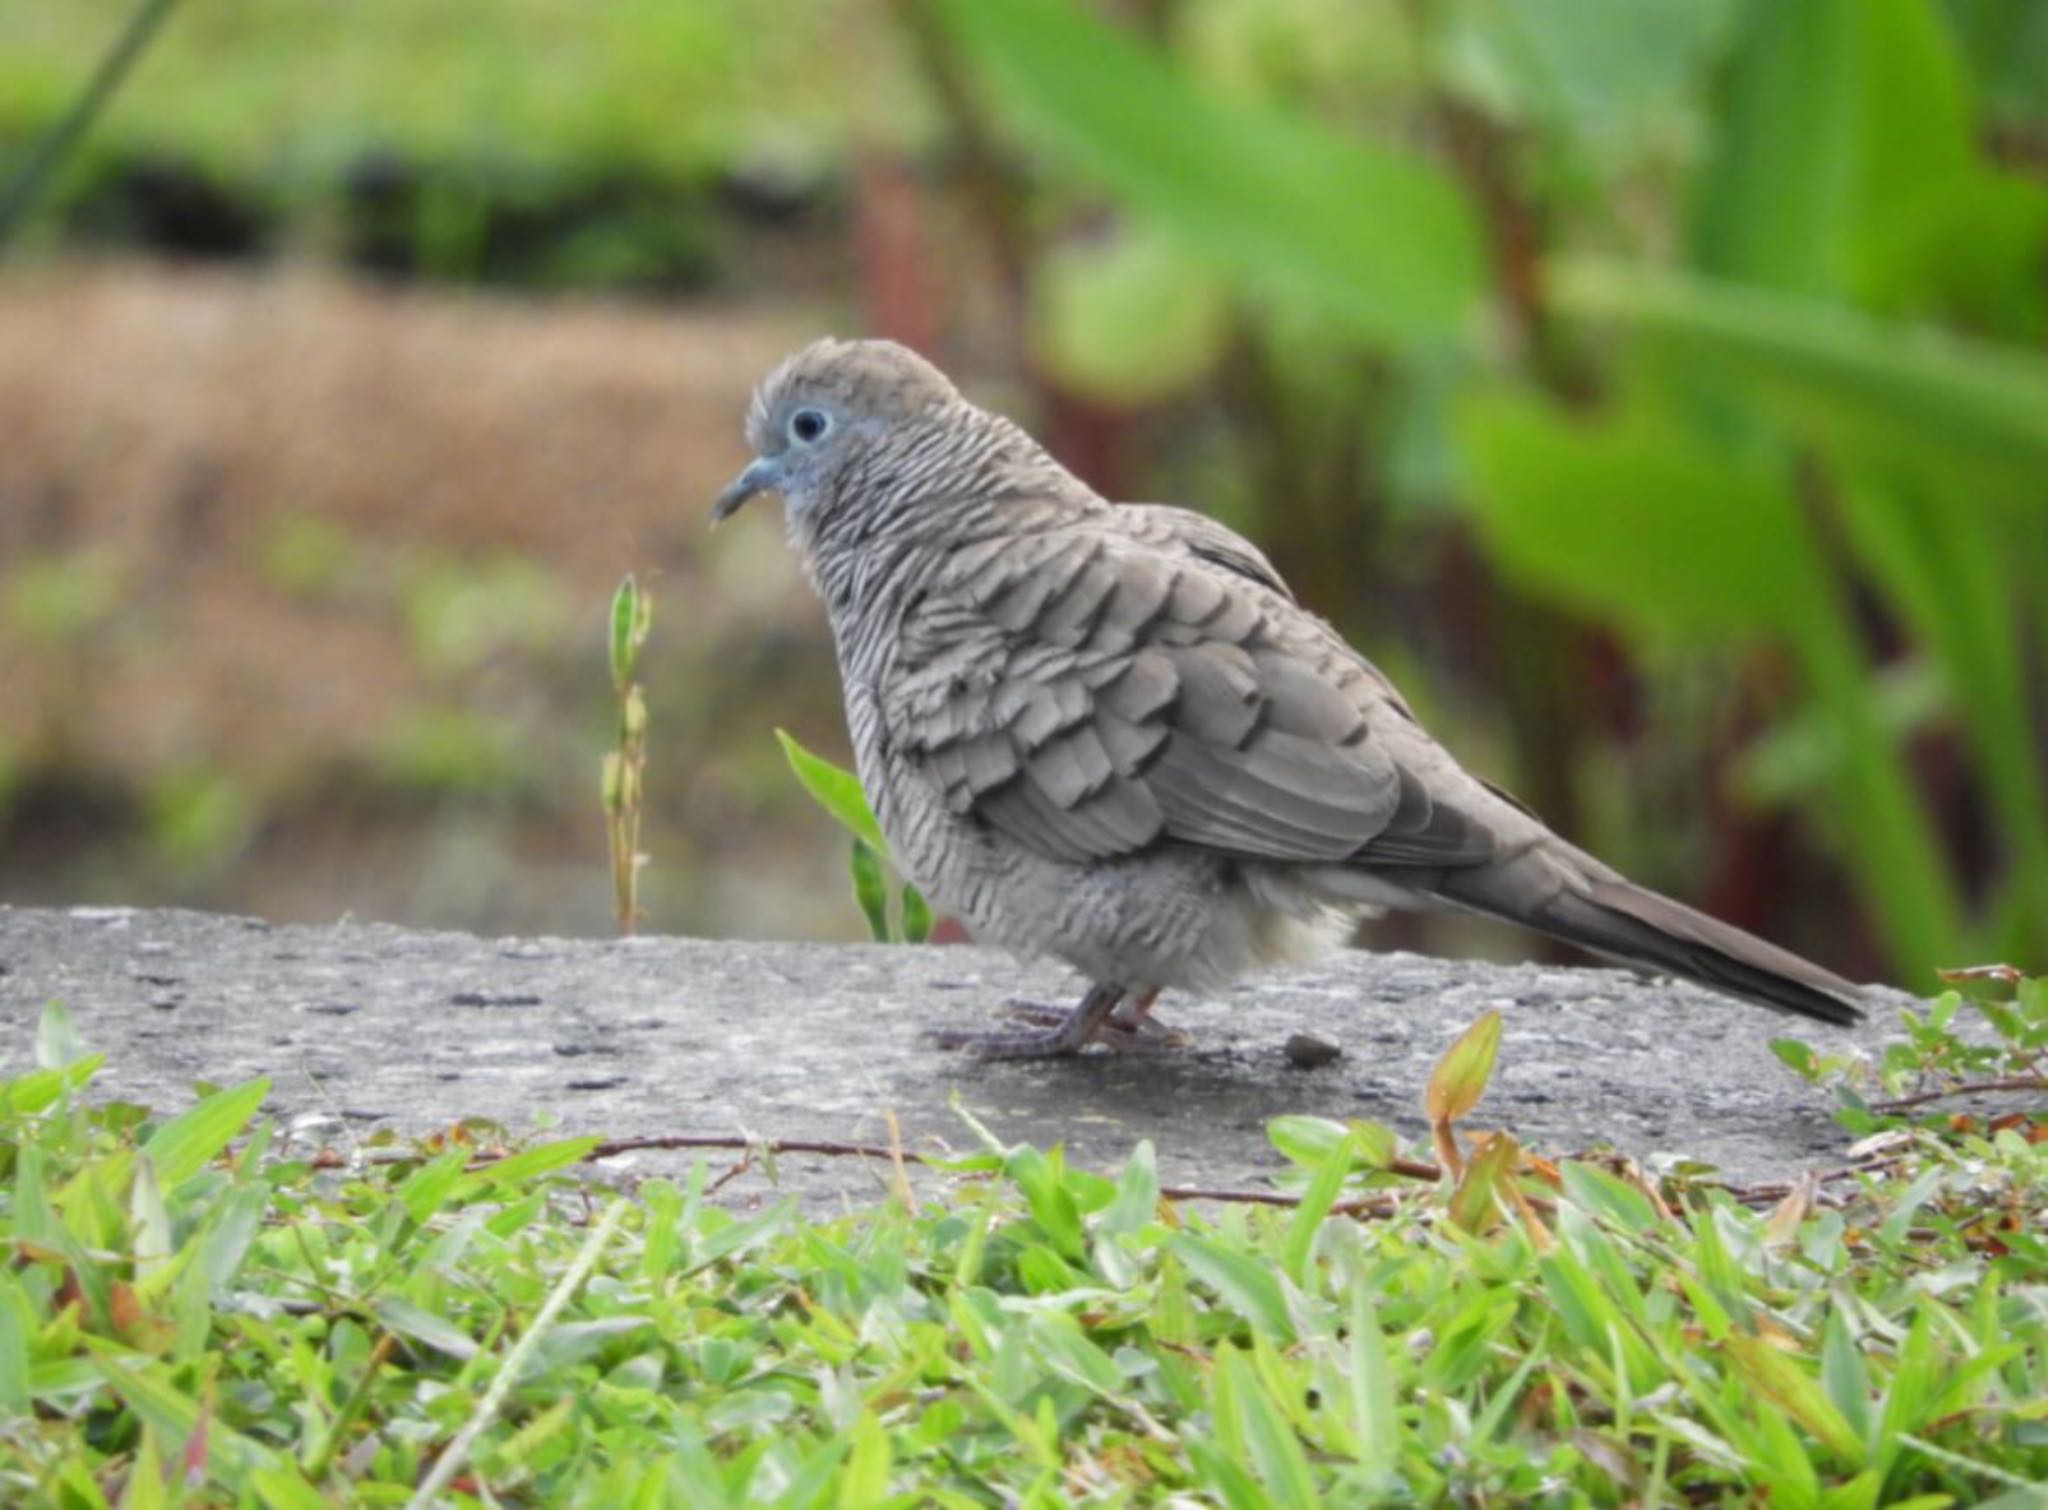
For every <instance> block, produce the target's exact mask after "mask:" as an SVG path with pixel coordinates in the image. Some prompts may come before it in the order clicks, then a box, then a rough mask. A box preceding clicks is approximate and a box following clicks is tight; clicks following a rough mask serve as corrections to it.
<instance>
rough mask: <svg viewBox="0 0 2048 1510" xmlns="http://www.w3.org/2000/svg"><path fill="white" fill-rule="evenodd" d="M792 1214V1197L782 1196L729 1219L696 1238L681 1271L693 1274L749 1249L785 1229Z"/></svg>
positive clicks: (790, 1220) (793, 1207) (793, 1212)
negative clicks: (739, 1218) (740, 1218)
mask: <svg viewBox="0 0 2048 1510" xmlns="http://www.w3.org/2000/svg"><path fill="white" fill-rule="evenodd" d="M796 1216H797V1205H796V1201H795V1200H794V1199H793V1198H790V1197H785V1198H783V1199H782V1200H779V1201H777V1202H776V1203H775V1204H774V1205H772V1206H770V1207H768V1208H766V1209H765V1210H762V1211H757V1212H755V1213H754V1215H752V1216H750V1217H747V1218H746V1219H745V1220H743V1221H737V1222H733V1223H731V1224H730V1225H729V1226H725V1227H721V1228H720V1229H719V1230H718V1231H716V1232H714V1233H712V1234H710V1235H709V1236H708V1237H702V1238H699V1239H698V1240H697V1241H696V1243H695V1244H693V1245H692V1247H691V1249H690V1266H689V1268H687V1269H685V1270H684V1271H683V1272H684V1274H686V1275H687V1274H695V1273H696V1272H697V1271H698V1270H700V1269H706V1268H709V1267H710V1266H711V1265H713V1264H715V1263H719V1262H721V1261H723V1260H725V1259H728V1258H737V1257H738V1256H739V1255H740V1254H742V1253H747V1252H750V1251H751V1250H753V1249H754V1248H757V1247H759V1246H760V1245H761V1244H762V1243H765V1242H767V1241H768V1239H770V1238H771V1237H774V1236H775V1235H776V1234H777V1233H779V1232H782V1231H785V1230H786V1229H787V1228H788V1227H789V1225H790V1224H791V1223H792V1222H794V1221H795V1220H796Z"/></svg>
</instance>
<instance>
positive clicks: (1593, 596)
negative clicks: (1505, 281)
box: [1459, 395, 1817, 639]
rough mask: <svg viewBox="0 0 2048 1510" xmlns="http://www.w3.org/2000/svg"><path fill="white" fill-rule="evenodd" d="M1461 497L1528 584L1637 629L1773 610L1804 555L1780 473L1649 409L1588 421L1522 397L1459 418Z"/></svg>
mask: <svg viewBox="0 0 2048 1510" xmlns="http://www.w3.org/2000/svg"><path fill="white" fill-rule="evenodd" d="M1459 433H1460V434H1461V436H1462V437H1463V440H1464V447H1465V451H1466V455H1467V457H1468V460H1469V463H1470V466H1471V482H1472V494H1471V504H1472V507H1473V509H1474V511H1475V513H1476V514H1477V517H1478V522H1479V528H1480V533H1481V534H1482V535H1483V536H1484V537H1485V539H1486V542H1487V544H1488V546H1489V548H1490V549H1491V551H1492V553H1493V555H1494V557H1495V559H1497V560H1498V561H1499V562H1500V563H1501V564H1502V566H1504V567H1505V568H1506V569H1507V570H1508V571H1509V572H1510V573H1512V574H1513V575H1515V576H1516V577H1519V578H1520V579H1521V580H1522V581H1524V582H1526V583H1527V584H1528V585H1529V586H1530V587H1532V588H1534V589H1536V590H1537V591H1539V592H1543V593H1545V594H1547V595H1549V596H1552V597H1555V598H1558V599H1560V600H1562V601H1564V602H1566V603H1568V604H1570V605H1571V606H1573V607H1576V608H1578V609H1580V610H1582V611H1585V612H1590V613H1593V614H1595V615H1598V616H1601V617H1608V618H1615V619H1619V620H1621V621H1622V622H1623V623H1625V624H1627V625H1629V626H1631V627H1632V628H1633V629H1634V630H1635V632H1636V633H1638V634H1641V635H1651V636H1655V635H1666V636H1684V637H1687V638H1691V639H1697V638H1699V637H1702V636H1716V637H1727V636H1732V635H1740V634H1744V633H1753V632H1757V631H1761V630H1765V629H1769V628H1772V627H1776V626H1782V625H1783V624H1785V623H1786V621H1787V619H1788V616H1789V614H1790V612H1791V607H1792V605H1793V604H1796V602H1797V600H1798V599H1799V598H1800V597H1801V596H1802V595H1804V594H1806V593H1809V592H1810V591H1812V588H1813V576H1814V573H1815V572H1816V570H1817V557H1816V555H1815V551H1814V548H1813V545H1812V543H1811V541H1810V540H1809V538H1808V534H1807V529H1806V526H1805V524H1804V523H1803V521H1802V520H1801V518H1800V515H1799V512H1798V507H1797V504H1796V502H1795V500H1794V499H1793V497H1792V494H1791V492H1790V490H1789V489H1788V488H1787V487H1786V485H1785V483H1784V480H1783V479H1782V478H1781V477H1779V476H1777V475H1775V474H1774V473H1772V472H1769V471H1766V470H1760V469H1758V468H1756V467H1751V466H1746V465H1744V464H1743V463H1742V462H1740V461H1739V460H1738V459H1736V458H1733V457H1730V456H1729V455H1727V454H1725V452H1723V451H1719V450H1714V449H1711V448H1709V447H1707V446H1706V445H1704V444H1703V443H1701V442H1699V441H1696V440H1693V439H1692V438H1691V437H1690V436H1688V435H1687V434H1686V433H1685V432H1684V431H1682V430H1680V429H1678V428H1676V427H1675V426H1672V425H1670V424H1668V423H1663V422H1660V421H1659V420H1658V419H1657V418H1656V417H1655V416H1653V415H1652V414H1650V413H1648V412H1640V411H1639V412H1634V413H1630V414H1626V415H1624V416H1623V417H1622V418H1621V419H1620V420H1619V421H1609V422H1606V423H1602V424H1598V425H1592V424H1587V423H1584V422H1582V421H1579V420H1576V419H1572V418H1568V417H1567V416H1566V415H1565V414H1564V412H1563V411H1562V410H1559V409H1557V408H1554V407H1552V406H1550V405H1547V404H1544V403H1541V402H1539V401H1537V400H1534V399H1530V398H1526V397H1520V396H1515V397H1509V396H1506V395H1496V396H1490V397H1486V398H1481V399H1475V400H1473V401H1471V402H1470V403H1468V404H1467V405H1466V407H1465V409H1464V410H1463V412H1462V413H1461V415H1460V417H1459Z"/></svg>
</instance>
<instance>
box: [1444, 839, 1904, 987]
mask: <svg viewBox="0 0 2048 1510" xmlns="http://www.w3.org/2000/svg"><path fill="white" fill-rule="evenodd" d="M1559 848H1560V849H1563V848H1564V846H1563V845H1561V844H1560V845H1559ZM1546 850H1547V846H1546V847H1545V849H1542V850H1538V851H1536V852H1533V853H1528V854H1524V855H1522V856H1520V857H1518V858H1517V859H1515V860H1513V861H1510V862H1508V863H1507V864H1504V865H1494V866H1486V867H1475V868H1474V869H1473V870H1469V871H1451V872H1448V873H1445V874H1444V875H1443V876H1442V877H1441V880H1440V881H1439V884H1438V885H1437V886H1436V887H1434V888H1432V890H1433V891H1434V893H1435V895H1437V896H1439V897H1441V898H1442V899H1443V900H1445V901H1448V902H1452V903H1455V904H1456V905H1458V906H1460V907H1463V908H1466V909H1469V910H1471V911H1473V912H1481V913H1485V914H1487V915H1489V916H1492V917H1497V918H1502V919H1505V920H1506V921H1508V922H1512V923H1519V924H1520V925H1522V926H1523V927H1525V928H1533V929H1535V930H1537V931H1538V932H1540V933H1546V934H1549V935H1550V936H1551V937H1553V938H1557V939H1562V940H1563V941H1565V942H1566V943H1569V944H1576V945H1578V946H1579V947H1580V948H1582V949H1589V950H1591V951H1593V952H1594V953H1596V954H1603V955H1606V956H1608V957H1609V958H1611V959H1616V960H1619V961H1621V962H1622V963H1624V964H1629V965H1636V966H1639V967H1642V968H1646V969H1652V970H1660V971H1665V972H1668V973H1669V974H1672V975H1678V976H1683V977H1684V978H1685V979H1687V980H1691V981H1696V982H1698V983H1699V984H1700V985H1703V986H1707V987H1710V988H1712V989H1713V990H1716V991H1722V992H1725V993H1727V994H1728V995H1730V996H1735V997H1740V998H1741V999H1742V1000H1744V1001H1749V1002H1754V1003H1756V1004H1757V1005H1759V1006H1764V1007H1769V1008H1772V1009H1773V1010H1775V1011H1779V1012H1790V1013H1794V1014H1796V1015H1798V1016H1800V1017H1811V1018H1815V1019H1817V1020H1819V1021H1821V1022H1827V1023H1833V1024H1835V1025H1837V1026H1839V1027H1851V1026H1853V1025H1855V1024H1856V1023H1859V1022H1861V1021H1862V1020H1863V1012H1862V1009H1861V1008H1860V1007H1859V1006H1858V1005H1857V1003H1858V1002H1859V1000H1861V998H1862V995H1863V993H1862V992H1861V990H1859V989H1858V988H1857V987H1856V986H1855V985H1853V984H1851V983H1850V982H1849V981H1846V980H1844V979H1843V978H1842V977H1841V976H1839V975H1836V974H1835V973H1834V972H1833V971H1831V970H1826V969H1823V968H1822V967H1821V966H1819V965H1816V964H1814V963H1813V962H1812V961H1810V960H1805V959H1801V958H1800V957H1799V956H1798V955H1796V954H1794V953H1792V951H1791V950H1789V949H1781V948H1779V947H1778V946H1777V945H1776V944H1770V943H1766V942H1765V941H1764V940H1762V939H1760V938H1758V937H1756V935H1754V934H1751V933H1745V932H1744V931H1743V930H1742V929H1740V928H1736V927H1734V926H1732V925H1731V924H1728V923H1723V922H1721V921H1719V920H1718V919H1716V918H1711V917H1708V916H1707V915H1706V914H1705V913H1703V912H1698V911H1695V910H1694V909H1693V908H1690V907H1687V906H1686V905H1685V904H1684V903H1682V902H1675V901H1673V900H1672V899H1671V898H1669V897H1665V896H1659V895H1658V894H1657V893H1656V892H1654V891H1650V890H1647V889H1646V888H1644V887H1641V886H1637V885H1636V884H1635V883H1634V882H1632V881H1628V880H1625V879H1623V878H1622V877H1621V876H1619V875H1616V874H1615V873H1614V872H1612V871H1610V870H1608V869H1607V868H1606V867H1605V866H1602V865H1599V862H1597V861H1594V860H1592V859H1591V857H1590V856H1589V857H1586V858H1587V864H1586V867H1585V868H1584V869H1581V868H1580V867H1579V866H1577V865H1575V864H1573V860H1575V859H1576V858H1577V855H1576V852H1575V851H1571V852H1568V854H1569V855H1570V858H1566V857H1565V856H1561V855H1557V854H1553V853H1548V852H1546ZM1596 867H1597V868H1596ZM1574 872H1576V873H1574ZM1574 882H1576V883H1577V884H1573V883H1574Z"/></svg>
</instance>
